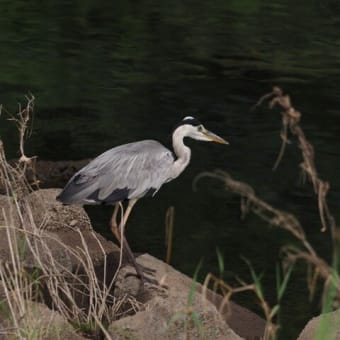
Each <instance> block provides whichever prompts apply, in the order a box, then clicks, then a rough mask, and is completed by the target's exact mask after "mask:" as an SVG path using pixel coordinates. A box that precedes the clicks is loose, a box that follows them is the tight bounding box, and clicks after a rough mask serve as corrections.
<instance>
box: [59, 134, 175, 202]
mask: <svg viewBox="0 0 340 340" xmlns="http://www.w3.org/2000/svg"><path fill="white" fill-rule="evenodd" d="M174 161H175V156H174V154H173V153H172V152H171V151H170V150H168V149H167V148H166V147H164V146H163V145H162V144H160V143H159V142H157V141H154V140H143V141H140V142H135V143H129V144H124V145H120V146H117V147H115V148H112V149H110V150H108V151H106V152H104V153H102V154H101V155H99V156H98V157H97V158H95V159H94V160H93V161H92V162H90V163H89V164H88V165H86V166H85V167H84V168H82V169H81V170H80V171H78V172H77V173H76V174H75V175H74V176H73V177H72V178H71V180H70V181H69V182H68V184H67V185H66V187H65V189H64V190H63V192H62V193H61V194H60V195H59V196H58V199H59V200H61V201H62V202H63V203H66V204H115V203H117V202H120V201H123V200H126V199H128V200H130V199H139V198H141V197H143V196H147V195H154V194H155V193H156V192H157V191H158V190H159V189H160V187H161V186H162V185H163V184H164V183H166V182H169V181H170V180H172V179H173V178H174V177H173V176H174V175H175V174H174V173H173V172H172V171H171V169H172V168H171V165H172V164H173V163H174ZM159 164H163V166H164V167H162V168H161V169H160V168H159ZM136 169H138V171H136Z"/></svg>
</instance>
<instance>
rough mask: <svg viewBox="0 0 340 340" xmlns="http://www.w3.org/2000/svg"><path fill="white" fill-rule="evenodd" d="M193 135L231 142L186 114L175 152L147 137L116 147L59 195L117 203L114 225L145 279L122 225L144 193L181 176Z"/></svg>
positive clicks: (72, 200) (68, 199) (178, 129)
mask: <svg viewBox="0 0 340 340" xmlns="http://www.w3.org/2000/svg"><path fill="white" fill-rule="evenodd" d="M185 137H191V138H193V139H197V140H202V141H215V142H217V143H222V144H227V142H226V141H225V140H224V139H222V138H221V137H219V136H217V135H215V134H213V133H212V132H210V131H208V130H206V129H205V128H204V127H203V125H202V124H201V123H200V122H199V121H198V120H196V119H195V118H192V117H185V118H184V119H183V120H182V121H181V122H180V123H179V124H178V125H177V127H176V128H175V130H174V132H173V135H172V144H173V148H174V152H172V151H170V150H169V149H167V148H166V147H164V146H163V145H162V144H160V143H159V142H157V141H154V140H143V141H140V142H134V143H129V144H124V145H120V146H117V147H115V148H112V149H110V150H108V151H106V152H104V153H102V154H101V155H99V156H98V157H97V158H95V159H93V160H92V161H91V162H90V163H89V164H88V165H86V166H85V167H84V168H82V169H81V170H79V171H78V172H77V173H76V174H75V175H74V176H73V177H72V178H71V179H70V180H69V182H68V183H67V184H66V186H65V188H64V189H63V190H62V192H61V193H60V194H59V195H58V197H57V199H58V200H59V201H61V202H63V203H65V204H112V205H115V209H114V213H113V216H112V219H111V229H112V232H113V233H114V234H115V235H116V237H117V238H118V239H119V240H120V241H122V242H123V244H124V247H125V248H126V250H127V251H128V255H129V257H130V259H131V261H133V262H134V265H135V267H136V270H137V273H138V275H139V276H140V277H141V278H142V279H143V274H142V272H141V271H140V270H139V268H138V266H137V264H136V262H135V260H134V257H133V254H132V252H131V250H130V247H129V246H128V244H127V242H126V240H125V238H123V240H121V239H120V233H119V231H118V230H119V229H121V230H122V234H123V232H124V227H125V224H126V221H127V219H128V216H129V214H130V212H131V210H132V207H133V206H134V204H135V203H136V202H137V200H138V199H139V198H141V197H144V196H147V195H154V194H155V193H156V192H157V191H158V190H159V189H160V188H161V186H162V185H163V184H164V183H167V182H169V181H171V180H173V179H174V178H176V177H177V176H179V175H180V174H181V173H182V172H183V170H184V169H185V168H186V167H187V165H188V164H189V162H190V157H191V151H190V149H189V148H188V147H187V146H186V145H184V142H183V139H184V138H185ZM125 200H128V202H129V203H128V206H127V208H126V209H125V213H124V215H123V216H122V219H121V222H120V224H119V226H118V224H117V222H116V217H117V212H118V207H119V205H118V204H119V203H120V202H122V201H125Z"/></svg>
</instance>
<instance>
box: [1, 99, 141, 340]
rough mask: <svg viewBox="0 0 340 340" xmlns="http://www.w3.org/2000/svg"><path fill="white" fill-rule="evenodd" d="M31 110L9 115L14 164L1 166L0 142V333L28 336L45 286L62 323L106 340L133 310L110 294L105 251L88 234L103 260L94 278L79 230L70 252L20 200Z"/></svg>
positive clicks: (28, 161)
mask: <svg viewBox="0 0 340 340" xmlns="http://www.w3.org/2000/svg"><path fill="white" fill-rule="evenodd" d="M33 106H34V97H33V96H29V97H27V105H26V107H25V108H23V109H22V108H21V106H19V113H18V116H17V117H13V116H11V120H13V121H14V122H15V123H16V125H17V127H18V130H19V140H20V153H21V156H20V159H19V162H18V163H17V164H15V165H14V166H12V165H10V164H9V163H8V162H7V159H6V156H5V151H4V147H3V143H2V141H1V140H0V181H1V183H2V187H3V188H5V191H6V195H7V198H8V204H7V205H6V208H4V207H2V209H1V211H0V213H1V216H2V219H1V216H0V221H3V222H2V223H3V225H0V230H3V229H4V230H5V235H6V237H7V241H8V246H9V259H8V261H7V262H0V279H1V280H0V291H3V292H4V297H5V302H6V306H8V311H9V315H10V319H11V323H10V324H9V326H8V327H6V328H5V329H2V330H0V333H2V334H6V335H10V334H14V335H15V336H17V338H22V336H23V334H29V328H30V327H31V326H30V325H32V324H33V320H32V319H31V318H33V314H32V313H31V311H30V309H29V308H31V307H29V305H28V304H27V301H28V300H35V299H36V298H37V295H36V294H37V291H38V292H40V293H39V298H40V299H41V298H43V295H42V292H41V287H45V288H46V289H47V291H48V295H49V299H50V300H51V302H52V307H53V308H54V309H55V310H57V311H58V312H59V313H60V314H61V315H62V316H64V318H65V319H66V320H69V321H70V322H71V323H72V324H74V325H76V326H77V327H82V325H84V326H85V327H90V328H91V329H92V330H93V331H94V332H98V331H100V332H101V333H102V334H104V336H105V337H106V338H107V339H109V338H110V335H109V334H108V332H107V330H106V327H105V325H106V324H107V323H109V322H110V321H111V320H113V319H116V318H117V317H118V316H119V315H120V313H123V312H122V306H123V305H124V308H125V309H126V305H131V309H133V310H137V309H138V308H139V306H138V305H137V303H136V302H135V301H134V300H133V299H131V298H129V297H127V296H123V297H120V298H116V297H114V296H113V295H112V294H113V284H114V279H115V276H114V277H113V278H112V279H111V278H110V279H108V278H107V274H106V273H107V272H108V271H109V270H111V269H110V268H107V259H106V253H105V250H104V248H103V246H102V244H101V242H100V241H99V239H98V238H97V237H96V235H95V234H94V233H93V235H92V237H93V238H94V239H95V240H96V241H97V244H98V246H99V248H100V249H101V251H102V257H103V259H104V260H103V262H104V263H103V273H102V275H99V276H102V277H103V278H104V279H103V280H101V279H99V276H98V275H97V273H96V270H95V264H94V262H93V259H92V257H91V254H90V251H89V249H88V246H87V243H86V241H85V239H84V237H83V234H82V233H81V232H80V231H79V230H77V231H78V233H79V239H80V240H81V246H80V247H78V248H76V249H70V248H68V246H67V245H65V244H64V243H63V242H62V241H61V240H60V239H59V238H58V237H57V236H53V234H52V233H47V232H46V231H45V230H44V226H41V225H39V226H37V225H36V223H35V219H34V216H33V214H32V210H31V207H30V206H29V205H28V203H27V200H25V196H26V195H27V194H28V193H30V192H31V191H32V189H31V186H30V184H29V183H28V182H27V181H26V177H25V172H26V170H27V168H28V167H32V166H34V160H35V157H27V156H26V154H25V149H24V141H25V138H26V135H27V131H28V126H29V122H30V114H31V113H32V110H33ZM0 113H1V110H0ZM7 206H8V209H7ZM46 222H47V219H46ZM0 224H1V223H0ZM73 230H74V229H73ZM51 242H53V243H54V244H58V246H59V248H60V252H62V253H63V254H66V256H68V257H70V258H73V259H75V262H76V263H78V270H77V271H75V270H74V268H70V267H69V266H68V265H67V262H66V263H65V264H63V263H60V262H59V261H58V260H57V259H56V257H55V254H54V253H53V252H52V250H51V249H50V246H49V245H50V244H51ZM23 245H24V248H25V251H27V252H29V253H30V254H31V255H30V256H32V258H33V260H32V261H33V263H34V264H35V267H36V268H37V271H34V273H33V274H32V272H31V269H30V270H28V269H27V268H25V267H24V261H23V258H22V254H23V249H21V248H22V247H23ZM45 291H46V290H45ZM79 297H81V299H82V300H84V299H85V300H86V301H88V304H87V307H86V308H85V307H84V305H83V304H79ZM0 302H1V301H0ZM2 302H3V301H2Z"/></svg>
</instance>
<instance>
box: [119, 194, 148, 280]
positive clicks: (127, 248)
mask: <svg viewBox="0 0 340 340" xmlns="http://www.w3.org/2000/svg"><path fill="white" fill-rule="evenodd" d="M136 202H137V199H132V200H130V201H129V203H128V206H127V207H126V209H125V213H124V215H123V217H122V220H121V223H120V225H119V229H120V232H121V235H122V236H123V243H121V245H122V246H123V250H124V249H125V251H126V253H127V255H128V257H129V259H130V261H131V262H132V264H133V266H134V267H135V269H136V272H137V275H138V276H139V277H140V279H141V281H142V282H143V283H144V282H145V278H144V274H143V272H142V270H141V269H140V266H139V265H138V264H137V262H136V260H135V256H134V255H133V252H132V251H131V248H130V246H129V244H128V242H127V240H126V237H125V235H124V229H125V226H126V222H127V220H128V218H129V216H130V213H131V211H132V208H133V207H134V205H135V204H136Z"/></svg>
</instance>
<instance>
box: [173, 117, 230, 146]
mask: <svg viewBox="0 0 340 340" xmlns="http://www.w3.org/2000/svg"><path fill="white" fill-rule="evenodd" d="M174 134H178V135H181V136H182V137H190V138H193V139H196V140H201V141H206V142H216V143H220V144H229V143H228V142H227V141H226V140H224V139H223V138H221V137H219V136H217V135H216V134H214V133H213V132H211V131H209V130H207V129H206V128H205V127H204V126H203V124H202V123H201V122H200V121H199V120H197V119H196V118H194V117H190V116H188V117H185V118H183V120H182V121H180V122H179V123H178V124H177V125H176V127H175V130H174Z"/></svg>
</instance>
